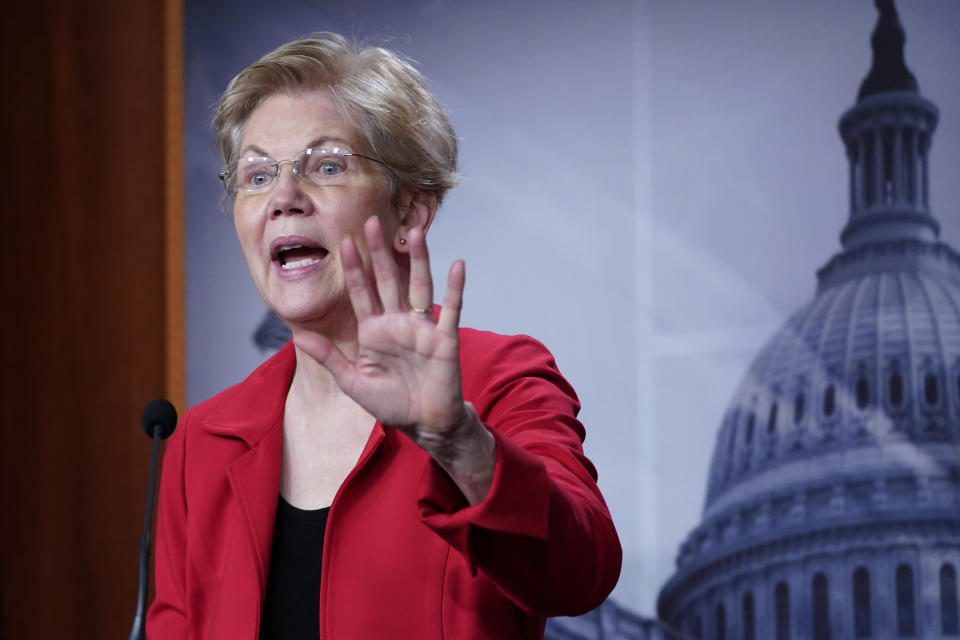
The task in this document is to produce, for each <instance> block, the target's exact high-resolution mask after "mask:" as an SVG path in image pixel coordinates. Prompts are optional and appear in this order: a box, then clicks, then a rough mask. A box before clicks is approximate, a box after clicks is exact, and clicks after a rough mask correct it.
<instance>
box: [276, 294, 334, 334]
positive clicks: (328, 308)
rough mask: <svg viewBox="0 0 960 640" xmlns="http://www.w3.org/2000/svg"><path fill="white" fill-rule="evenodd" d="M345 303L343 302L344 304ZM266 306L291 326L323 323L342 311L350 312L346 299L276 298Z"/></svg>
mask: <svg viewBox="0 0 960 640" xmlns="http://www.w3.org/2000/svg"><path fill="white" fill-rule="evenodd" d="M344 303H345V304H344ZM268 306H269V307H270V308H271V309H272V310H273V312H274V313H275V314H277V316H278V317H279V318H280V319H281V320H283V321H284V322H285V323H286V324H287V325H288V326H290V327H291V328H294V327H303V326H310V325H317V324H324V323H326V322H329V321H330V320H331V319H337V318H340V317H341V316H342V315H343V313H344V311H346V312H347V313H348V314H352V313H353V310H352V308H351V307H350V301H349V300H348V299H345V298H344V299H343V300H322V299H320V298H311V299H310V300H278V301H276V302H275V303H272V304H269V303H268Z"/></svg>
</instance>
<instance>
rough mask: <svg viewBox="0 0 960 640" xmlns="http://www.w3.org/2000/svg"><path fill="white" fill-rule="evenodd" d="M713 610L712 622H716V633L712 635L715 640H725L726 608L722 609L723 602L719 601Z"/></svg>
mask: <svg viewBox="0 0 960 640" xmlns="http://www.w3.org/2000/svg"><path fill="white" fill-rule="evenodd" d="M715 611H716V613H715V616H714V622H716V633H715V634H714V637H716V639H717V640H727V610H726V609H724V607H723V603H722V602H720V603H718V604H717V608H716V610H715Z"/></svg>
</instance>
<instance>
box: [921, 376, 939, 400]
mask: <svg viewBox="0 0 960 640" xmlns="http://www.w3.org/2000/svg"><path fill="white" fill-rule="evenodd" d="M938 387H939V385H937V376H935V375H933V374H932V373H928V374H927V375H925V376H924V377H923V399H924V400H926V401H927V404H928V405H930V406H931V407H932V406H934V405H935V404H937V402H938V401H939V400H940V389H939V388H938Z"/></svg>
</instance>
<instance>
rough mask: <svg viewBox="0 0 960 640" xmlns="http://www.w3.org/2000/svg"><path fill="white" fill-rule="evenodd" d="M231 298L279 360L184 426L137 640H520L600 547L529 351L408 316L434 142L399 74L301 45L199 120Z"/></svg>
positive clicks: (389, 62) (289, 47) (426, 100)
mask: <svg viewBox="0 0 960 640" xmlns="http://www.w3.org/2000/svg"><path fill="white" fill-rule="evenodd" d="M216 130H217V146H218V149H219V152H220V154H221V156H222V158H223V162H224V167H225V169H224V171H223V173H222V174H221V178H222V179H223V181H224V184H225V185H226V189H227V193H228V195H229V198H230V199H232V202H233V219H234V223H235V225H236V230H237V236H238V238H239V240H240V245H241V247H242V249H243V254H244V257H245V258H246V262H247V266H248V267H249V269H250V274H251V276H252V277H253V281H254V284H255V285H256V288H257V290H258V291H259V293H260V295H261V296H262V297H263V299H264V300H265V301H266V303H267V305H268V306H269V307H270V308H271V309H272V310H273V311H274V312H275V313H276V314H277V315H278V316H279V317H280V318H281V319H282V320H283V321H284V322H285V323H286V324H287V325H289V327H290V329H291V330H292V333H293V340H292V342H291V343H290V344H287V345H286V346H285V347H284V348H283V349H281V350H280V351H279V352H278V353H277V354H276V355H275V356H273V357H272V358H270V359H269V360H267V361H266V362H265V363H264V364H263V365H261V366H260V367H259V368H258V369H257V370H256V371H254V372H253V373H252V374H251V375H250V376H249V377H248V378H247V379H245V380H244V381H243V382H241V383H239V384H237V385H235V386H234V387H231V388H229V389H227V390H226V391H224V392H222V393H220V394H219V395H217V396H215V397H213V398H211V399H210V400H207V401H206V402H203V403H201V404H200V405H198V406H196V407H193V408H192V409H191V410H190V411H188V412H187V414H186V415H185V416H184V418H183V424H182V425H181V427H180V429H178V430H177V432H176V433H175V435H174V436H173V438H172V439H171V441H170V444H169V445H168V449H167V454H166V460H165V463H164V476H163V483H162V486H161V490H160V507H159V521H158V530H157V538H158V543H157V552H156V554H157V560H156V599H155V600H154V602H153V604H152V606H151V608H150V611H149V615H148V621H147V632H148V635H149V637H150V638H152V639H153V640H162V639H177V640H183V639H184V638H191V639H193V638H196V639H201V638H202V639H204V640H215V639H220V638H222V639H229V640H238V639H244V638H248V639H251V640H252V639H255V638H261V639H264V638H284V639H296V638H313V639H316V638H318V637H320V638H323V639H325V640H365V639H371V640H372V639H376V640H384V639H395V638H411V639H417V640H429V639H434V638H436V639H439V638H449V639H454V640H461V639H469V638H477V639H488V638H489V639H491V640H492V639H494V638H496V639H503V638H540V637H542V635H543V629H544V620H545V618H546V617H547V616H553V615H576V614H579V613H583V612H585V611H587V610H589V609H591V608H593V607H595V606H596V605H598V604H599V603H600V602H601V601H602V600H603V599H604V598H605V597H606V596H607V594H608V593H609V592H610V590H611V589H612V588H613V586H614V584H615V583H616V581H617V577H618V575H619V571H620V561H621V555H620V554H621V552H620V544H619V540H618V539H617V534H616V531H615V529H614V527H613V524H612V522H611V519H610V514H609V512H608V510H607V507H606V505H605V504H604V501H603V498H602V496H601V495H600V491H599V490H598V488H597V485H596V471H595V470H594V468H593V466H592V464H591V463H590V462H589V460H587V459H586V458H585V457H584V455H583V451H582V447H581V443H582V439H583V436H584V431H583V427H582V426H581V425H580V423H579V422H578V421H577V419H576V414H577V411H578V409H579V403H578V400H577V397H576V395H575V393H574V391H573V389H572V388H571V387H570V385H569V384H568V383H567V382H566V381H565V380H564V379H563V377H562V376H561V375H560V373H559V372H558V371H557V368H556V365H555V364H554V361H553V358H552V357H551V355H550V353H549V352H548V351H547V350H546V349H545V348H544V347H543V346H542V345H541V344H539V343H538V342H536V341H535V340H533V339H531V338H528V337H523V336H519V337H509V336H500V335H496V334H493V333H488V332H482V331H475V330H471V329H464V328H459V316H460V308H461V302H462V296H463V288H464V264H463V262H462V261H457V262H455V263H454V264H453V265H452V266H451V268H450V272H449V277H448V281H447V286H446V292H445V294H444V298H443V305H442V307H440V308H439V309H435V308H434V307H433V304H432V301H433V283H432V281H431V275H430V264H429V258H428V255H427V245H426V241H425V236H426V232H427V229H428V228H429V227H430V223H431V222H432V221H433V217H434V214H435V213H436V210H437V207H438V205H439V204H440V202H441V200H442V199H443V196H444V194H445V193H446V192H447V191H448V190H449V189H450V188H451V187H452V186H453V185H454V182H455V171H456V157H457V142H456V137H455V134H454V132H453V129H452V128H451V126H450V124H449V122H448V120H447V117H446V115H445V114H444V112H443V110H442V109H441V107H440V106H439V104H438V103H437V101H436V100H435V99H434V97H433V96H432V95H431V94H430V93H429V91H428V90H427V89H426V86H425V83H424V80H423V78H422V77H421V76H420V74H419V73H418V72H417V71H416V70H415V69H413V68H412V67H411V66H410V65H409V64H407V63H406V62H404V61H402V60H401V59H400V58H399V57H397V56H396V55H395V54H393V53H391V52H389V51H386V50H384V49H382V48H366V49H358V48H356V47H355V46H353V45H352V44H351V43H349V42H348V41H346V40H345V39H344V38H342V37H341V36H338V35H335V34H331V33H318V34H314V35H312V36H310V37H307V38H305V39H302V40H298V41H295V42H291V43H288V44H286V45H283V46H281V47H280V48H278V49H276V50H275V51H273V52H271V53H268V54H267V55H265V56H264V57H263V58H261V59H260V60H259V61H257V62H255V63H254V64H252V65H250V66H249V67H247V68H246V69H244V70H243V71H242V72H241V73H240V74H239V75H237V76H236V77H235V78H234V79H233V80H232V81H231V82H230V85H229V86H228V87H227V89H226V92H225V93H224V94H223V96H222V98H221V99H220V103H219V105H218V107H217V111H216Z"/></svg>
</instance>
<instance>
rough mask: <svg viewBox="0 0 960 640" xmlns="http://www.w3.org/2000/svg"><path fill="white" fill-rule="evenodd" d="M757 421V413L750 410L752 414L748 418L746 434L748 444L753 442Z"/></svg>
mask: <svg viewBox="0 0 960 640" xmlns="http://www.w3.org/2000/svg"><path fill="white" fill-rule="evenodd" d="M756 421H757V417H756V415H755V414H754V413H753V411H751V412H750V416H749V417H748V418H747V433H746V435H745V438H746V441H747V444H750V443H751V442H753V424H754V423H755V422H756Z"/></svg>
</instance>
